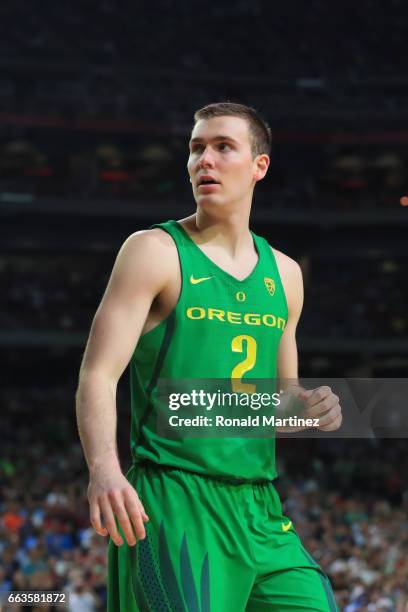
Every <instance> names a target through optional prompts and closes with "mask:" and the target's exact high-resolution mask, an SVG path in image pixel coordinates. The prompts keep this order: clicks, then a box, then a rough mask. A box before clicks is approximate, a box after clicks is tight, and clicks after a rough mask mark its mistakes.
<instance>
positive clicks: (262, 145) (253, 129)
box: [194, 102, 272, 157]
mask: <svg viewBox="0 0 408 612" xmlns="http://www.w3.org/2000/svg"><path fill="white" fill-rule="evenodd" d="M225 116H231V117H241V118H242V119H245V120H246V122H247V123H248V127H249V133H250V137H251V149H252V153H253V155H254V157H256V156H257V155H262V154H263V153H266V154H267V155H270V152H271V143H272V132H271V128H270V127H269V125H268V124H267V123H266V122H265V121H264V120H263V119H262V118H261V117H260V116H259V114H258V112H257V111H256V110H255V109H254V108H252V107H251V106H246V105H245V104H237V103H236V102H214V103H212V104H207V106H203V108H200V109H199V110H197V111H196V112H195V113H194V125H195V124H196V123H197V121H199V120H200V119H212V118H213V117H225Z"/></svg>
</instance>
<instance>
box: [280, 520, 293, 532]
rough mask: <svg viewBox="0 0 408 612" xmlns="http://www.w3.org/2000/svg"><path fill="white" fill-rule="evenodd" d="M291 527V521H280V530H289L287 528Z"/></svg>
mask: <svg viewBox="0 0 408 612" xmlns="http://www.w3.org/2000/svg"><path fill="white" fill-rule="evenodd" d="M291 527H292V521H289V523H286V525H285V523H282V531H289V529H290V528H291Z"/></svg>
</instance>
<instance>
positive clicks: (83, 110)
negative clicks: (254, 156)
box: [0, 0, 408, 124]
mask: <svg viewBox="0 0 408 612" xmlns="http://www.w3.org/2000/svg"><path fill="white" fill-rule="evenodd" d="M203 24H204V29H203V30H202V28H203ZM198 29H200V36H197V30H198ZM201 30H202V31H201ZM407 30H408V15H407V11H406V6H405V3H404V2H403V0H390V2H388V3H387V7H386V10H385V8H384V5H383V4H382V3H379V2H376V1H375V0H362V1H361V2H359V3H352V2H350V1H349V0H347V2H345V3H336V4H330V5H328V4H327V3H325V2H324V1H323V0H313V2H311V3H309V5H308V7H307V10H302V9H299V6H297V5H296V4H293V3H290V2H289V3H281V4H276V3H270V2H267V0H239V2H235V3H234V10H233V11H232V10H231V4H230V3H229V2H228V1H227V0H220V1H219V2H217V3H212V4H211V5H208V6H206V7H205V10H204V9H203V7H202V4H201V3H199V2H198V0H192V1H191V2H189V3H180V2H175V1H174V0H156V2H154V3H149V2H147V1H146V0H142V1H141V2H138V3H137V5H136V4H134V3H131V2H130V1H129V0H121V2H120V3H119V4H118V3H117V2H113V0H104V1H103V2H100V3H97V2H94V0H86V1H84V2H82V3H81V5H78V4H75V5H72V4H69V3H68V2H61V3H60V4H59V5H58V10H55V9H54V7H53V6H51V5H47V8H44V10H42V11H41V12H39V11H36V10H35V9H34V8H33V7H30V6H26V4H25V3H22V2H21V1H18V2H15V3H5V4H4V5H3V6H2V8H1V19H0V34H1V36H0V49H1V53H2V57H4V58H8V66H9V67H10V68H9V70H5V71H3V72H4V76H3V77H2V79H1V84H0V109H1V110H3V111H5V112H16V111H19V112H26V113H32V114H38V113H47V114H61V113H62V114H68V115H78V114H80V115H90V116H104V115H105V116H106V115H109V116H117V117H123V116H125V117H127V116H133V117H139V118H141V119H157V117H159V116H162V115H163V114H166V115H167V116H168V117H169V118H170V119H171V121H172V122H173V123H179V124H182V123H184V124H185V123H186V122H187V124H188V123H189V122H190V116H189V115H190V113H191V107H192V106H202V105H203V104H204V103H206V102H208V99H209V98H214V97H218V98H221V97H223V98H224V99H225V98H226V97H231V96H236V97H238V98H241V99H243V101H246V100H247V98H248V97H249V96H250V97H251V100H252V103H253V104H255V105H259V104H262V105H264V107H270V108H275V109H277V110H281V111H282V110H284V111H285V112H287V111H290V112H299V109H301V110H302V111H304V110H306V109H309V110H314V111H317V112H319V111H324V110H327V109H330V108H338V109H339V108H345V107H347V108H349V109H350V110H354V111H358V110H360V111H362V110H365V109H367V106H370V107H371V108H374V109H382V110H388V111H398V110H400V109H402V108H403V107H404V106H405V105H406V100H407V92H406V89H404V88H403V87H397V86H396V85H395V83H394V82H393V79H395V78H398V77H402V78H405V76H406V69H405V63H404V60H403V58H404V56H405V42H406V37H407ZM84 32H86V36H83V35H81V36H79V35H78V33H81V34H82V33H84ZM158 32H160V36H158V35H157V33H158ZM322 49H324V53H322ZM41 66H43V69H41ZM362 78H363V79H366V80H367V79H368V80H369V91H365V90H364V89H361V88H360V87H359V83H360V79H362ZM381 78H382V79H385V83H381V82H380V83H379V85H378V86H377V87H375V86H374V85H375V82H376V81H378V80H379V79H381ZM384 88H386V89H387V95H386V96H385V95H384Z"/></svg>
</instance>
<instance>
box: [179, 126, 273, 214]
mask: <svg viewBox="0 0 408 612" xmlns="http://www.w3.org/2000/svg"><path fill="white" fill-rule="evenodd" d="M260 158H267V160H268V161H269V158H268V156H266V155H263V156H258V157H257V158H256V159H255V160H254V159H253V155H252V150H251V140H250V133H249V126H248V123H247V122H246V121H245V119H242V118H241V117H229V116H225V117H213V118H212V119H200V120H199V121H198V122H197V123H196V124H195V126H194V129H193V132H192V134H191V139H190V155H189V158H188V164H187V169H188V173H189V175H190V178H191V183H192V187H193V194H194V198H195V200H196V202H197V204H198V205H199V206H208V205H210V206H226V205H228V204H234V205H235V206H237V205H239V203H240V202H242V201H243V202H248V201H249V203H250V201H251V197H252V191H253V187H254V184H255V182H256V181H257V180H259V179H260V178H263V176H264V174H265V173H266V169H267V167H268V164H267V163H266V168H265V170H264V171H262V169H260V167H259V159H260ZM263 161H264V160H263ZM261 166H262V160H261ZM261 175H262V176H261Z"/></svg>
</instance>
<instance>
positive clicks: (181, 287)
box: [140, 223, 184, 339]
mask: <svg viewBox="0 0 408 612" xmlns="http://www.w3.org/2000/svg"><path fill="white" fill-rule="evenodd" d="M149 229H160V230H162V231H163V232H166V234H168V235H169V236H170V237H171V239H172V240H173V242H174V244H175V246H176V251H177V257H178V262H179V270H180V280H181V285H180V293H179V296H178V298H177V302H176V303H175V304H174V307H173V308H172V309H171V311H170V312H169V314H168V315H167V317H165V318H164V319H163V320H162V321H160V323H158V324H157V325H155V326H154V327H152V328H151V329H149V331H147V332H146V333H145V334H142V335H141V336H140V339H142V338H146V336H148V335H149V334H152V333H153V332H154V331H156V330H157V329H158V328H159V327H161V326H162V325H166V324H167V323H168V322H169V321H170V319H172V318H173V317H174V315H175V313H176V310H177V307H178V306H179V304H180V302H181V296H182V294H183V288H184V274H183V265H182V262H181V255H180V249H179V245H178V243H177V240H176V239H175V238H174V236H173V234H172V233H171V232H170V231H169V230H168V229H166V227H163V225H161V224H159V223H157V224H154V225H151V226H150V228H149Z"/></svg>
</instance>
